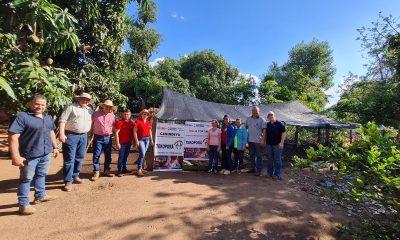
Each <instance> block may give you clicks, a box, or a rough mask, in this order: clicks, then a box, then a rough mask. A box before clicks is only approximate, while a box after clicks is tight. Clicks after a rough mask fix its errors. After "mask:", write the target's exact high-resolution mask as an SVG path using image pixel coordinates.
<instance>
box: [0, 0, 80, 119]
mask: <svg viewBox="0 0 400 240" xmlns="http://www.w3.org/2000/svg"><path fill="white" fill-rule="evenodd" d="M2 7H3V9H5V11H4V12H2V14H4V15H2V16H1V17H0V19H1V22H0V28H1V29H2V31H3V33H1V34H0V62H1V64H0V72H1V74H0V76H1V79H4V80H3V82H6V83H7V84H8V85H9V86H10V87H11V89H12V92H13V93H15V97H16V98H14V100H13V99H10V100H11V101H9V102H8V104H7V107H6V106H4V105H3V106H1V108H2V109H3V110H4V111H6V112H8V113H14V112H16V111H19V110H22V109H24V108H25V104H26V102H27V101H28V99H29V98H31V97H32V95H33V94H34V93H38V92H40V93H42V94H44V95H45V96H46V97H47V98H48V99H49V106H48V109H49V111H50V112H51V113H55V112H57V111H60V110H61V109H62V108H63V107H64V106H66V105H67V104H69V103H70V101H71V100H70V99H71V98H70V96H72V92H71V91H70V89H71V84H70V82H69V81H68V76H67V74H68V72H69V71H68V70H65V69H61V68H57V67H55V66H53V65H52V62H53V60H52V59H51V57H53V56H56V55H57V54H62V53H64V52H66V51H75V49H76V46H78V37H77V35H76V33H75V30H76V19H75V18H74V17H73V16H72V15H71V14H69V13H68V11H67V10H66V9H62V8H60V7H59V6H58V5H55V4H52V3H50V2H49V1H46V0H35V1H27V0H18V1H13V2H9V3H6V4H2ZM5 86H6V88H7V85H5ZM8 92H9V93H8V94H7V95H6V96H4V95H3V94H4V93H3V92H0V96H1V97H2V99H7V97H9V95H10V93H11V92H10V91H8ZM11 97H12V94H11ZM15 99H16V100H15ZM4 102H5V101H4Z"/></svg>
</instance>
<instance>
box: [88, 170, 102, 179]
mask: <svg viewBox="0 0 400 240" xmlns="http://www.w3.org/2000/svg"><path fill="white" fill-rule="evenodd" d="M99 177H100V172H99V171H95V172H94V174H93V177H92V178H90V180H92V181H96V180H97V179H99Z"/></svg>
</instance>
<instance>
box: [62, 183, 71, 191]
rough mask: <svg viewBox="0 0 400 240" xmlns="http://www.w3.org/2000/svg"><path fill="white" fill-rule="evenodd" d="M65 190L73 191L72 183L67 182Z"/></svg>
mask: <svg viewBox="0 0 400 240" xmlns="http://www.w3.org/2000/svg"><path fill="white" fill-rule="evenodd" d="M63 190H64V191H66V192H71V191H72V184H71V183H66V184H65V185H64V187H63Z"/></svg>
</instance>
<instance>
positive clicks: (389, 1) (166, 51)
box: [124, 0, 400, 105]
mask: <svg viewBox="0 0 400 240" xmlns="http://www.w3.org/2000/svg"><path fill="white" fill-rule="evenodd" d="M154 2H155V3H156V4H157V7H158V15H157V22H156V23H155V24H153V25H151V27H152V28H155V29H157V31H158V32H159V33H160V34H161V36H162V42H161V45H160V47H159V49H158V51H157V52H156V53H155V54H153V55H152V57H151V59H150V61H151V62H152V63H155V62H156V61H157V60H159V59H162V58H164V57H170V58H173V59H179V58H180V57H181V56H185V55H188V54H190V53H192V52H194V51H201V50H205V49H211V50H214V51H215V53H217V54H219V55H222V56H223V57H224V58H225V59H226V60H227V62H228V63H229V64H231V65H232V66H233V67H236V68H238V69H239V71H240V72H241V73H243V74H251V75H254V76H256V77H258V78H261V77H262V75H263V74H264V73H266V72H267V70H268V67H269V65H270V64H271V63H272V62H273V61H275V62H277V63H278V64H279V65H281V64H283V63H285V62H286V61H287V60H288V52H289V51H290V50H291V49H292V48H293V47H294V46H295V45H296V44H298V43H301V42H305V43H309V42H311V41H312V40H313V39H317V40H318V41H327V42H328V44H329V46H330V47H331V49H332V50H333V53H332V55H333V59H334V66H335V67H336V74H335V76H334V84H335V86H334V87H333V88H332V89H330V90H328V91H327V93H328V94H329V95H332V97H331V98H330V99H329V100H330V103H329V105H332V104H334V103H335V102H337V100H338V97H339V93H338V89H339V88H338V85H339V84H340V83H341V82H342V81H343V79H344V77H345V76H347V75H348V73H349V72H352V73H354V74H356V75H363V74H365V72H366V69H365V67H364V66H363V65H364V64H366V63H367V62H368V60H367V59H366V58H365V56H366V52H365V51H363V49H362V48H361V42H360V41H359V40H356V38H357V37H358V36H359V34H358V32H357V29H358V28H361V27H363V26H365V27H369V26H371V22H372V21H377V20H378V19H379V12H382V14H383V15H384V16H387V15H390V14H391V15H393V16H394V17H395V18H397V19H399V16H400V0H330V1H327V0H302V1H300V0H279V1H277V0H275V1H271V0H248V1H244V0H241V1H239V0H155V1H154ZM128 14H129V15H130V16H133V15H135V14H136V6H135V5H134V4H131V5H130V7H129V9H128ZM124 48H128V46H127V45H125V46H124Z"/></svg>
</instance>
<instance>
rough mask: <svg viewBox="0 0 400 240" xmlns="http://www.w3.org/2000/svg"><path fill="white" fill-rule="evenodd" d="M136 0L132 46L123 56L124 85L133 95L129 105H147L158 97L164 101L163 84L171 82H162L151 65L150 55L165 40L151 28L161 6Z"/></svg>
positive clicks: (129, 34)
mask: <svg viewBox="0 0 400 240" xmlns="http://www.w3.org/2000/svg"><path fill="white" fill-rule="evenodd" d="M135 2H136V4H137V7H138V8H137V9H138V12H137V14H136V16H135V17H133V18H132V19H131V21H130V29H129V31H128V35H127V41H128V43H129V46H130V50H129V51H127V52H126V53H125V54H124V58H123V60H124V61H123V62H124V69H123V70H122V71H123V72H124V76H123V77H122V78H123V82H121V89H122V92H124V93H125V94H126V96H128V98H129V103H128V104H129V106H131V107H132V108H134V109H143V108H145V107H146V106H147V105H153V106H154V105H158V104H159V102H157V101H161V93H162V86H165V85H167V83H166V82H162V81H163V80H162V79H160V78H158V77H157V75H156V73H155V71H154V70H153V69H152V68H151V67H150V66H149V59H150V57H151V55H152V54H153V53H154V52H155V51H156V50H157V48H158V46H159V45H160V42H161V35H160V34H159V33H158V32H157V31H156V30H155V29H152V28H149V24H150V23H154V22H156V20H157V6H156V5H155V3H154V2H153V1H151V0H147V1H143V0H137V1H135ZM160 86H161V87H160ZM146 88H148V89H146ZM157 91H158V92H157Z"/></svg>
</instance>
